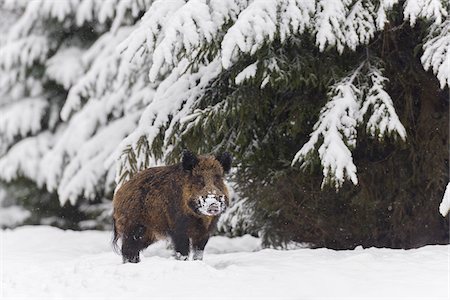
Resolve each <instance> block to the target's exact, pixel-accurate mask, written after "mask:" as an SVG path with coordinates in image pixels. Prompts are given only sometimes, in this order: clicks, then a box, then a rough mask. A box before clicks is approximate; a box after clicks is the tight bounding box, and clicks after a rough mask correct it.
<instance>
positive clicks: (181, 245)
mask: <svg viewBox="0 0 450 300" xmlns="http://www.w3.org/2000/svg"><path fill="white" fill-rule="evenodd" d="M171 238H172V242H173V246H174V248H175V258H176V259H178V260H187V259H188V257H189V237H188V235H187V232H186V221H185V220H179V221H178V222H177V224H176V226H175V231H174V232H172V234H171Z"/></svg>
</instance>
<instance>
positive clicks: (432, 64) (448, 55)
mask: <svg viewBox="0 0 450 300" xmlns="http://www.w3.org/2000/svg"><path fill="white" fill-rule="evenodd" d="M423 49H424V52H423V55H422V57H421V61H422V64H423V66H424V68H425V70H429V69H430V68H431V69H432V70H433V73H434V74H436V77H437V79H438V80H439V82H440V84H441V88H442V89H443V88H445V86H446V85H447V86H448V87H450V20H446V21H445V22H443V23H442V24H439V25H434V26H433V27H432V28H431V30H430V32H429V34H428V36H427V42H426V43H425V44H424V45H423Z"/></svg>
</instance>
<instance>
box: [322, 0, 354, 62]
mask: <svg viewBox="0 0 450 300" xmlns="http://www.w3.org/2000/svg"><path fill="white" fill-rule="evenodd" d="M347 5H349V0H345V1H342V0H319V1H318V3H317V9H316V15H315V20H314V22H315V26H314V28H315V31H316V44H317V46H318V47H319V49H320V51H324V50H325V46H327V45H330V46H336V48H337V50H338V51H339V53H342V51H343V50H344V44H345V43H344V41H345V36H344V31H343V28H342V24H344V23H345V17H346V15H347Z"/></svg>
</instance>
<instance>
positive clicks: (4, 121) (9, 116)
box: [0, 98, 48, 145]
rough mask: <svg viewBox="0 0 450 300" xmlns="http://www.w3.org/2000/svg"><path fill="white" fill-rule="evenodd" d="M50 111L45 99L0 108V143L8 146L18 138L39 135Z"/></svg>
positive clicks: (25, 100) (21, 101) (29, 100)
mask: <svg viewBox="0 0 450 300" xmlns="http://www.w3.org/2000/svg"><path fill="white" fill-rule="evenodd" d="M47 110H48V102H47V100H46V99H43V98H28V99H23V100H20V101H14V102H12V103H10V104H7V105H4V106H0V115H1V118H0V141H1V142H2V143H5V144H6V145H8V144H9V143H10V142H13V140H14V138H16V137H26V136H27V135H29V134H37V133H38V132H39V131H40V130H41V127H42V126H41V125H42V119H43V117H44V115H45V114H46V112H47Z"/></svg>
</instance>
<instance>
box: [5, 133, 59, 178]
mask: <svg viewBox="0 0 450 300" xmlns="http://www.w3.org/2000/svg"><path fill="white" fill-rule="evenodd" d="M52 143H53V135H52V134H51V133H50V132H49V131H44V132H41V133H39V134H38V135H35V136H32V137H28V138H25V139H23V140H21V141H19V142H17V143H16V144H14V146H12V147H11V149H10V150H9V152H8V153H6V154H5V155H4V156H1V157H0V170H2V172H0V178H1V179H3V180H5V181H11V180H13V179H15V178H17V177H18V176H24V177H27V178H30V179H31V180H35V181H39V179H40V176H41V175H42V169H41V168H40V162H41V159H42V157H43V156H44V155H45V154H46V153H47V152H48V151H49V149H50V147H51V146H52Z"/></svg>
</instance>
